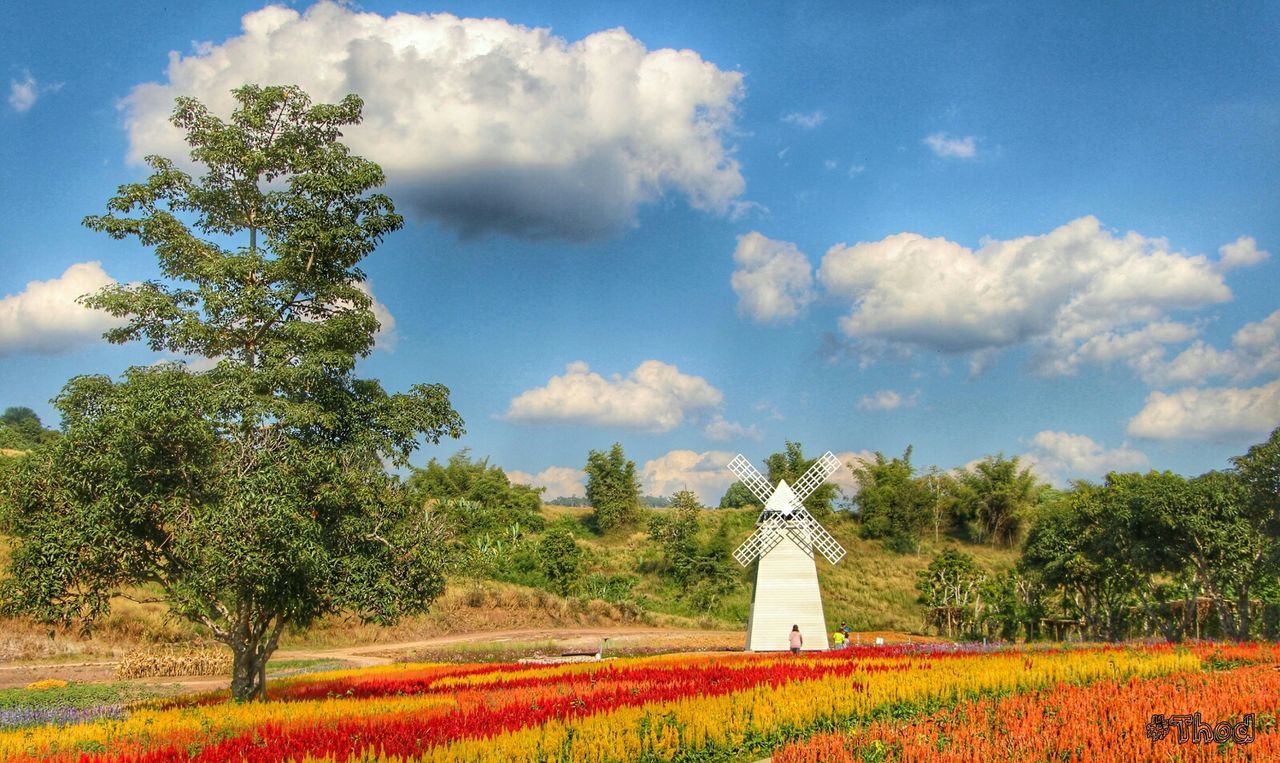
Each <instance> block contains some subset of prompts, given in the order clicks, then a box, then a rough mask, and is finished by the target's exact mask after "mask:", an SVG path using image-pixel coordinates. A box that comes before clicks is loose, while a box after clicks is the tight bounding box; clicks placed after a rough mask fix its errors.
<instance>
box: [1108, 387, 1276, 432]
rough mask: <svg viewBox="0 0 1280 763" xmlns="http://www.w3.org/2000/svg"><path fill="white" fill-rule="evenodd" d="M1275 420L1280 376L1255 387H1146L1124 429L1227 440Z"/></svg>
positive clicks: (1265, 428)
mask: <svg viewBox="0 0 1280 763" xmlns="http://www.w3.org/2000/svg"><path fill="white" fill-rule="evenodd" d="M1277 425H1280V379H1277V380H1275V381H1273V382H1271V383H1269V384H1264V385H1262V386H1261V387H1248V388H1235V387H1201V388H1196V387H1189V388H1186V389H1181V390H1178V391H1176V392H1173V393H1164V392H1152V393H1151V394H1150V395H1148V396H1147V402H1146V405H1145V406H1144V407H1143V409H1142V410H1141V411H1140V412H1139V413H1138V415H1137V416H1134V417H1133V418H1132V419H1130V420H1129V429H1128V431H1129V434H1130V435H1133V436H1134V437H1147V438H1150V439H1153V440H1227V439H1235V438H1242V437H1246V436H1260V435H1265V434H1267V433H1268V432H1270V431H1271V430H1272V429H1275V428H1276V426H1277Z"/></svg>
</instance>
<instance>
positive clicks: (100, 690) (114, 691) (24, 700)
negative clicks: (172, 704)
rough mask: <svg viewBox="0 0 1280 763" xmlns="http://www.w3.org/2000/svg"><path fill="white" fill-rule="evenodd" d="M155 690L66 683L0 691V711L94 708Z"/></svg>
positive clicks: (127, 685) (139, 686)
mask: <svg viewBox="0 0 1280 763" xmlns="http://www.w3.org/2000/svg"><path fill="white" fill-rule="evenodd" d="M157 694H158V691H157V689H156V687H154V686H145V685H142V684H135V683H105V684H99V683H78V682H73V683H68V684H67V685H66V686H51V687H49V688H47V689H18V688H14V689H0V710H25V709H32V708H51V709H53V708H64V707H74V708H82V709H86V708H95V707H101V706H102V705H122V704H125V703H128V702H136V701H138V700H144V699H150V698H152V697H155V696H156V695H157Z"/></svg>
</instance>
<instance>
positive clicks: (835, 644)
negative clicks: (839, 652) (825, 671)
mask: <svg viewBox="0 0 1280 763" xmlns="http://www.w3.org/2000/svg"><path fill="white" fill-rule="evenodd" d="M831 648H832V649H844V634H843V633H841V632H840V631H836V632H835V633H832V634H831Z"/></svg>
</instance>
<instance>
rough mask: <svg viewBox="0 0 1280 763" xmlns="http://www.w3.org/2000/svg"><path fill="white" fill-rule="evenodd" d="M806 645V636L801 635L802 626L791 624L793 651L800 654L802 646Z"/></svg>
mask: <svg viewBox="0 0 1280 763" xmlns="http://www.w3.org/2000/svg"><path fill="white" fill-rule="evenodd" d="M802 646H804V636H801V635H800V626H799V625H793V626H791V653H792V654H800V647H802Z"/></svg>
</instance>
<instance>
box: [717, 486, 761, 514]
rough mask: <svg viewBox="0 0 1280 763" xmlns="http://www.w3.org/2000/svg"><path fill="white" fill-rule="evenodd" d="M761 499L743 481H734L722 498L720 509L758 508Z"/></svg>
mask: <svg viewBox="0 0 1280 763" xmlns="http://www.w3.org/2000/svg"><path fill="white" fill-rule="evenodd" d="M759 502H760V501H759V499H758V498H756V497H755V496H754V495H752V493H751V488H749V487H747V486H746V485H745V484H744V483H743V482H742V480H734V481H733V484H732V485H730V486H729V489H728V490H726V491H724V495H723V496H721V498H720V508H722V509H745V508H747V507H748V506H756V505H758V504H759Z"/></svg>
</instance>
